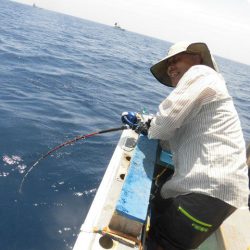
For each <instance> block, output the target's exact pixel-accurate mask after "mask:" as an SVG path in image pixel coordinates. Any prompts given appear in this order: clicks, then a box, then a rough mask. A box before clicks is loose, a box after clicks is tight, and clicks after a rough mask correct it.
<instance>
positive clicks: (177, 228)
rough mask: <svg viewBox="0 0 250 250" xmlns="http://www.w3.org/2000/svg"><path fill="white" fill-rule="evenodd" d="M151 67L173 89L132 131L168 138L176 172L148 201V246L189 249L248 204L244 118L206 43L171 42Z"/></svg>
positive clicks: (151, 249) (167, 249)
mask: <svg viewBox="0 0 250 250" xmlns="http://www.w3.org/2000/svg"><path fill="white" fill-rule="evenodd" d="M151 72H152V74H153V75H154V76H155V78H156V79H157V80H158V81H159V82H161V83H162V84H164V85H166V86H169V87H173V88H174V89H173V91H172V92H171V93H170V95H169V96H168V97H167V98H166V99H165V100H164V101H163V102H162V103H161V104H160V105H159V111H158V112H157V114H156V115H155V116H154V118H153V119H152V120H151V121H150V122H148V123H147V124H143V125H142V126H139V127H138V126H137V127H136V130H137V131H139V132H140V131H142V132H143V133H144V134H146V133H147V134H148V138H149V139H160V140H161V141H168V142H169V144H170V148H171V152H172V154H173V162H174V166H175V172H174V175H173V176H172V178H171V179H170V180H168V181H166V182H165V183H164V184H163V186H162V188H161V189H160V192H159V193H158V195H157V196H156V198H154V199H153V201H152V207H153V212H154V211H155V213H154V214H153V215H152V220H151V225H150V232H149V247H148V250H156V249H157V250H165V249H166V250H177V249H178V250H187V249H194V248H197V247H198V246H199V245H200V244H201V243H202V242H203V241H204V240H205V239H206V238H207V237H208V236H209V235H211V234H212V233H213V232H214V231H215V230H216V229H217V228H218V227H219V226H220V225H221V223H222V222H223V221H224V220H225V219H226V218H227V217H228V216H229V215H230V214H232V213H233V212H234V211H235V210H236V209H237V208H241V207H247V203H248V194H249V190H248V174H247V165H246V149H245V142H244V139H243V134H242V129H241V124H240V120H239V117H238V114H237V112H236V109H235V107H234V104H233V100H232V97H231V96H230V95H229V93H228V90H227V87H226V84H225V81H224V79H223V77H222V76H221V74H219V71H218V68H217V66H216V63H215V61H214V59H213V57H212V55H211V54H210V51H209V49H208V47H207V45H206V44H205V43H201V42H198V43H189V42H179V43H176V44H174V45H173V46H171V47H170V49H169V51H168V54H167V56H166V57H165V58H164V59H163V60H161V61H160V62H158V63H156V64H155V65H154V66H152V67H151ZM147 129H148V131H146V130H147Z"/></svg>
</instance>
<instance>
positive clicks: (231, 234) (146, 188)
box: [73, 130, 250, 250]
mask: <svg viewBox="0 0 250 250" xmlns="http://www.w3.org/2000/svg"><path fill="white" fill-rule="evenodd" d="M162 153H164V152H162V151H161V149H160V148H159V146H158V141H157V140H148V139H147V137H146V136H138V135H137V134H136V133H135V132H134V131H132V130H124V131H123V132H122V135H121V138H120V140H119V142H118V144H117V147H116V149H115V151H114V153H113V156H112V158H111V160H110V163H109V165H108V167H107V170H106V173H105V175H104V177H103V179H102V182H101V184H100V186H99V188H98V190H97V193H96V195H95V198H94V200H93V203H92V205H91V207H90V209H89V212H88V214H87V217H86V219H85V221H84V223H83V224H82V226H81V228H80V232H79V235H78V238H77V240H76V243H75V245H74V248H73V250H103V249H113V250H131V249H133V250H135V249H138V250H146V249H147V240H146V237H147V231H148V228H149V226H150V225H149V223H148V222H149V213H148V210H149V198H150V193H151V189H152V187H153V186H154V180H155V178H156V176H157V175H158V174H159V173H158V171H159V169H163V168H166V169H167V170H169V171H171V169H172V168H173V166H172V162H171V155H170V154H168V153H166V152H165V153H166V154H165V155H162ZM198 249H199V250H250V213H249V210H247V209H246V210H240V209H238V210H237V211H236V212H234V213H233V214H232V215H231V216H230V217H229V218H228V219H227V220H225V221H224V223H223V224H222V225H221V227H220V228H219V229H218V230H217V231H216V232H215V233H213V234H212V235H211V236H210V237H209V238H208V239H207V240H206V241H205V242H203V244H202V245H201V246H199V248H198Z"/></svg>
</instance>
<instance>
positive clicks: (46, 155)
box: [18, 125, 129, 193]
mask: <svg viewBox="0 0 250 250" xmlns="http://www.w3.org/2000/svg"><path fill="white" fill-rule="evenodd" d="M124 129H129V126H128V125H123V126H121V127H118V128H110V129H105V130H100V131H97V132H94V133H91V134H86V135H80V136H77V137H75V138H74V139H71V140H69V141H66V142H64V143H62V144H60V145H58V146H56V147H54V148H52V149H51V150H49V151H48V152H47V153H46V154H43V155H42V156H41V157H40V158H39V159H38V160H37V161H36V162H35V163H34V164H33V165H32V166H31V167H30V168H29V170H28V171H27V173H26V174H25V175H24V177H23V179H22V181H21V184H20V186H19V190H18V192H19V193H22V188H23V184H24V181H25V180H26V178H27V176H28V175H29V173H30V172H31V171H32V170H33V169H34V167H35V166H37V165H38V163H39V162H40V161H41V160H43V159H45V158H46V157H48V156H49V155H51V154H52V153H53V152H55V151H57V150H59V149H60V148H62V147H64V146H66V145H69V144H73V143H75V142H77V141H79V140H84V139H86V138H89V137H92V136H95V135H100V134H104V133H109V132H115V131H119V130H124Z"/></svg>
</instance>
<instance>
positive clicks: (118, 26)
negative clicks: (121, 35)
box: [114, 23, 125, 31]
mask: <svg viewBox="0 0 250 250" xmlns="http://www.w3.org/2000/svg"><path fill="white" fill-rule="evenodd" d="M114 28H115V29H118V30H122V31H125V29H123V28H121V26H120V25H118V23H115V24H114Z"/></svg>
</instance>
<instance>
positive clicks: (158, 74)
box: [150, 43, 217, 87]
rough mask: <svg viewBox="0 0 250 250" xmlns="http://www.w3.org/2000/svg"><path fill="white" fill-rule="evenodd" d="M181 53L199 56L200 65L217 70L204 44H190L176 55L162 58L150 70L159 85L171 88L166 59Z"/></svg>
mask: <svg viewBox="0 0 250 250" xmlns="http://www.w3.org/2000/svg"><path fill="white" fill-rule="evenodd" d="M182 52H188V53H194V54H199V55H200V56H201V58H202V63H201V64H203V65H207V66H208V67H211V68H212V69H214V70H217V67H216V65H214V62H213V59H212V56H211V54H210V51H209V49H208V47H207V45H206V44H205V43H191V44H190V45H189V46H188V47H187V48H186V49H183V50H181V51H177V53H176V54H171V56H167V57H165V58H163V59H162V60H161V61H159V62H158V63H156V64H155V65H153V66H152V67H151V68H150V71H151V73H152V74H153V76H154V77H155V78H156V79H157V80H158V81H159V82H160V83H162V84H164V85H166V86H169V87H173V86H172V85H171V80H170V78H169V76H168V74H167V64H168V59H169V58H171V57H173V56H175V55H177V54H180V53H182Z"/></svg>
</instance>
